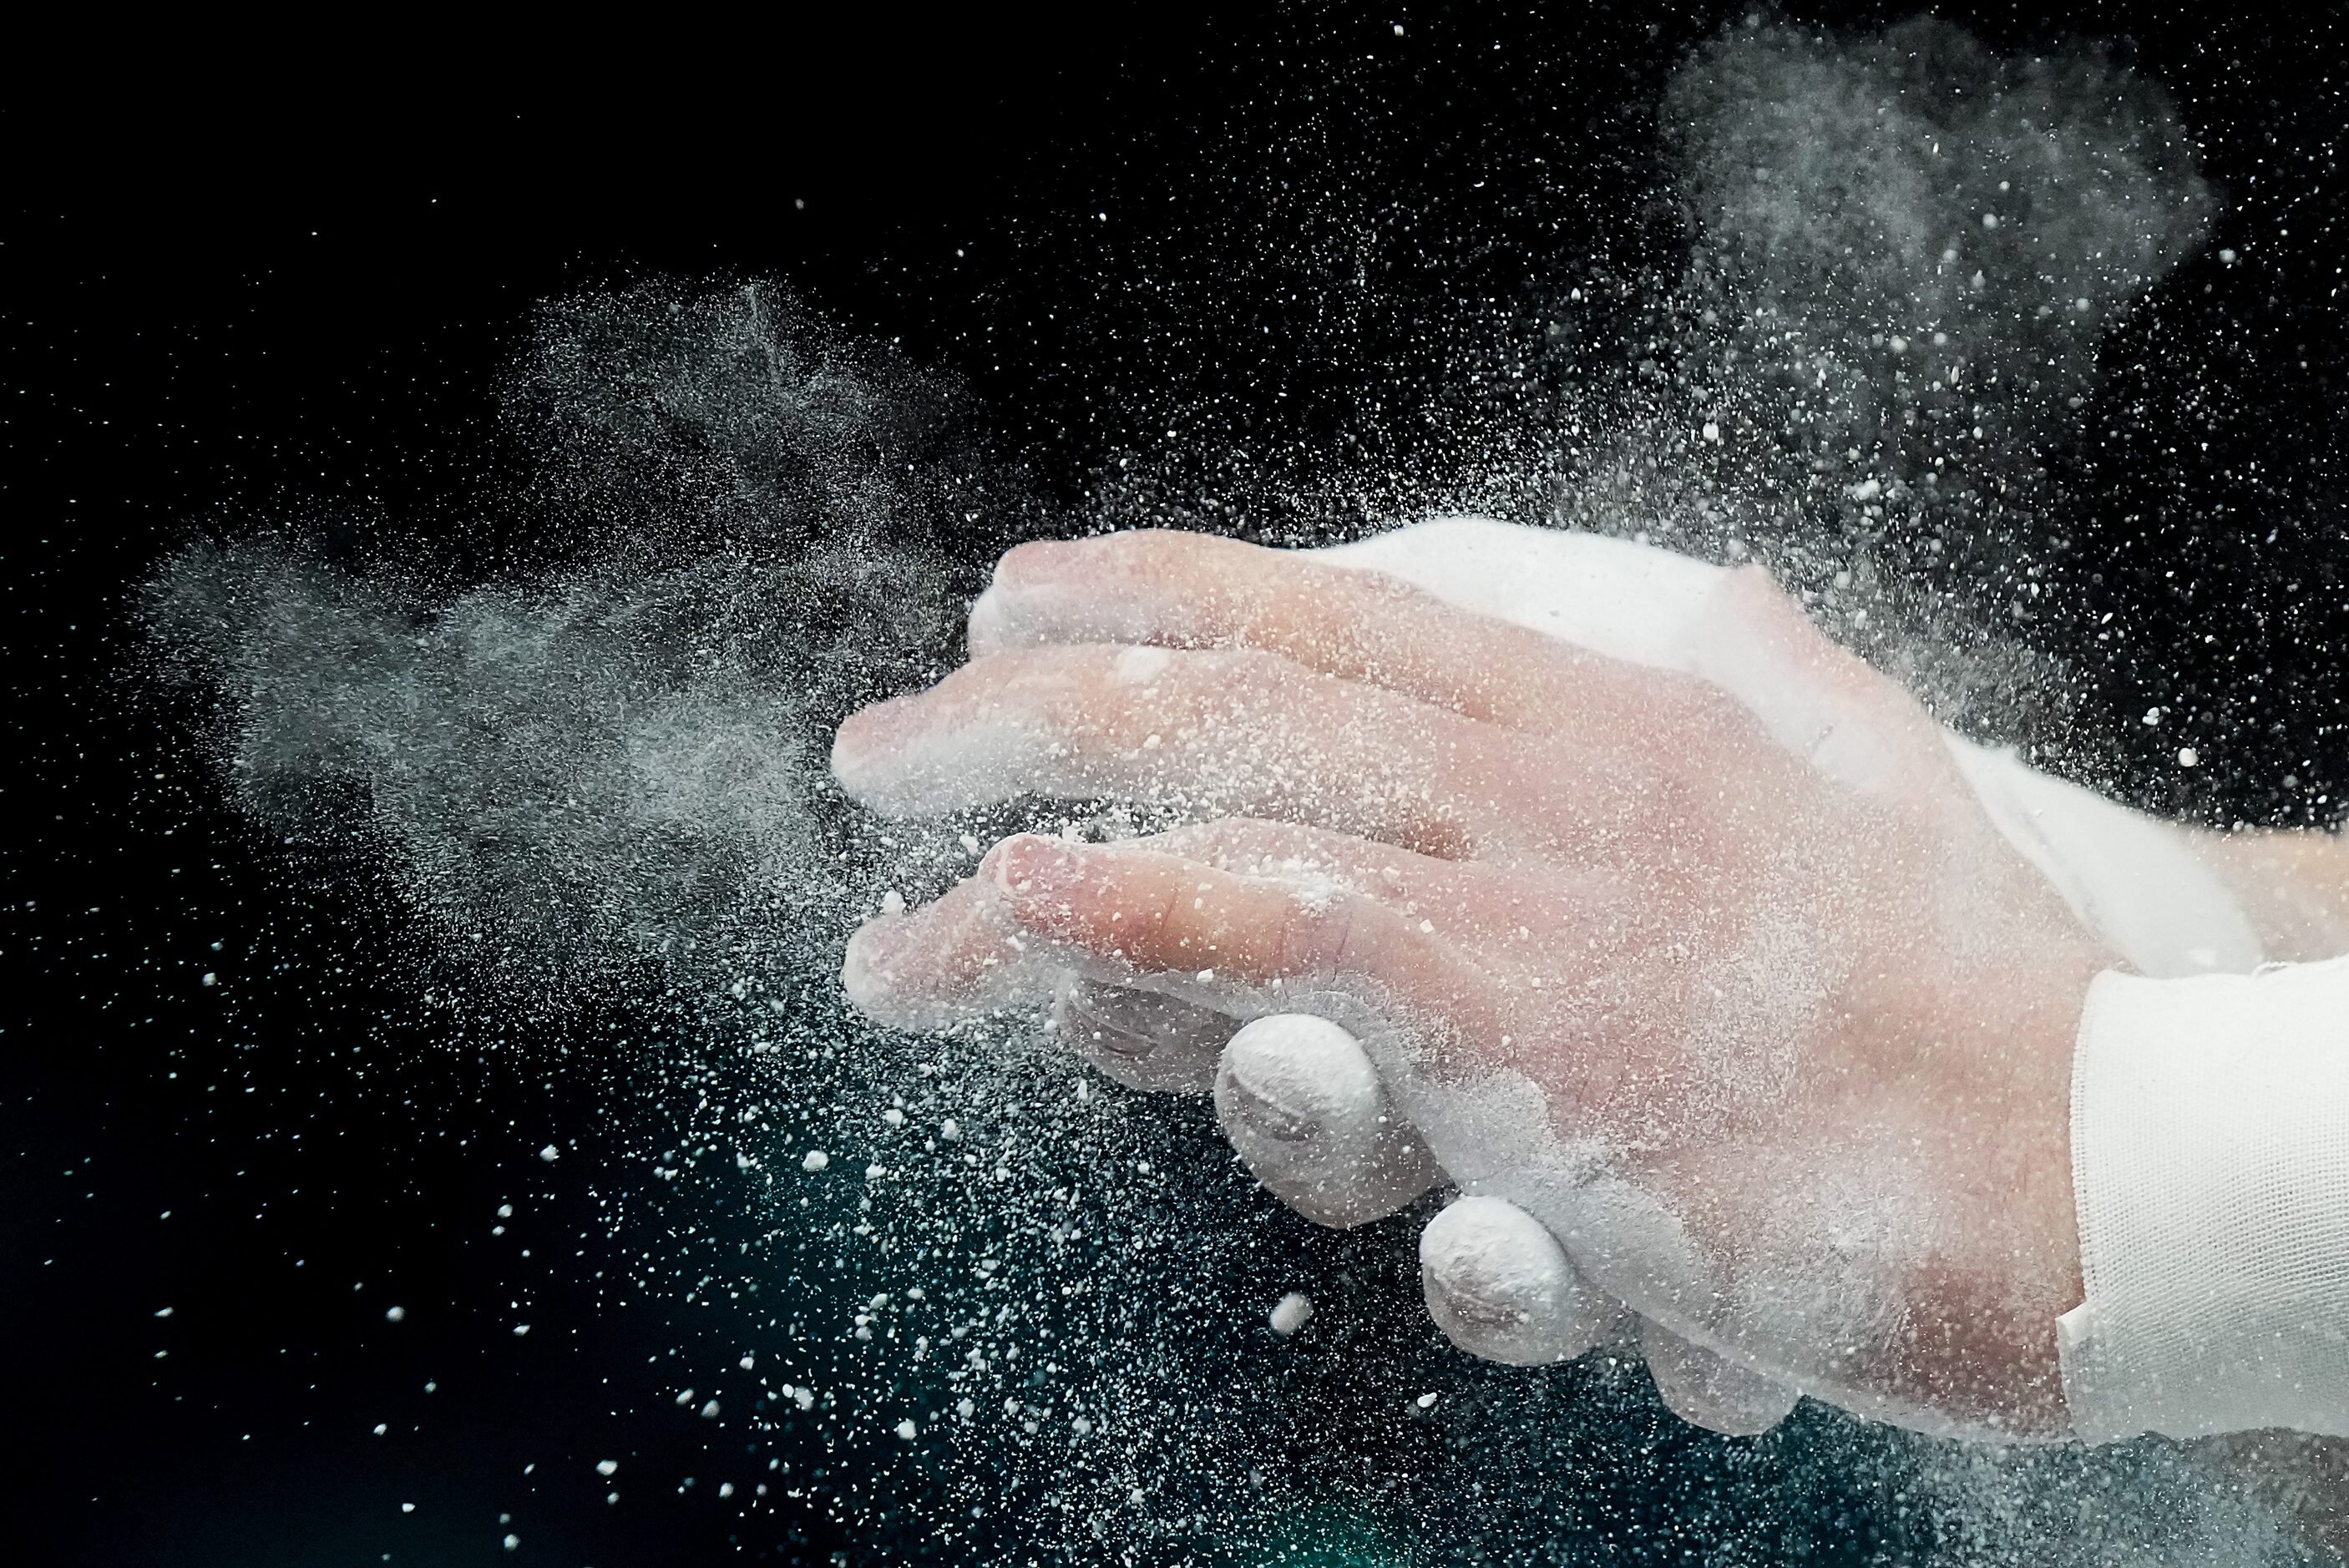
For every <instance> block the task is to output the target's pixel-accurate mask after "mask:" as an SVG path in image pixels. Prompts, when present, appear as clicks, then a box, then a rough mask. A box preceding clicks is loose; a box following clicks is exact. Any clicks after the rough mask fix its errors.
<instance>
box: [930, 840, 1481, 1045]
mask: <svg viewBox="0 0 2349 1568" xmlns="http://www.w3.org/2000/svg"><path fill="white" fill-rule="evenodd" d="M974 880H975V881H976V880H984V881H987V882H991V883H992V884H993V885H995V886H996V887H998V888H999V889H1000V890H1001V891H1002V894H1003V898H1004V909H1005V912H1006V913H1008V914H1009V917H1010V919H1011V921H1012V922H1013V923H1014V924H1015V925H1016V926H1017V928H1018V929H1019V932H1020V933H1021V934H1022V935H1023V936H1024V937H1027V938H1030V939H1032V940H1034V941H1038V942H1041V943H1044V944H1049V945H1050V949H1051V951H1052V952H1053V953H1054V954H1055V955H1056V957H1057V958H1058V960H1059V961H1060V962H1061V963H1063V964H1065V965H1067V966H1068V967H1070V968H1071V969H1073V970H1075V971H1076V972H1077V973H1079V974H1082V975H1087V976H1088V977H1089V978H1092V979H1095V980H1102V981H1106V982H1109V983H1111V984H1133V985H1146V986H1147V987H1148V988H1149V989H1152V990H1154V991H1159V992H1161V993H1163V994H1164V995H1172V996H1177V997H1181V998H1183V999H1185V1000H1186V1001H1190V1002H1193V1003H1195V1004H1196V1005H1200V1006H1213V1007H1216V1008H1217V1009H1219V1010H1223V1011H1227V1012H1230V1013H1231V1014H1232V1015H1233V1016H1239V1017H1259V1016H1263V1015H1265V1014H1267V1013H1270V1012H1278V1011H1281V1010H1283V1009H1282V1008H1281V1007H1280V1006H1278V1003H1279V1002H1280V1000H1281V998H1282V996H1283V995H1284V987H1286V988H1288V991H1290V992H1294V991H1299V990H1307V991H1317V992H1318V991H1324V990H1326V991H1329V992H1331V993H1333V994H1340V995H1357V994H1363V993H1366V992H1371V991H1375V992H1376V993H1378V994H1380V995H1388V996H1395V997H1408V998H1412V999H1413V1003H1414V1005H1416V1006H1423V1007H1426V1008H1429V1009H1431V1010H1436V1011H1441V1010H1444V1009H1458V1008H1463V1007H1467V1008H1474V1007H1476V1006H1479V1004H1478V1002H1477V999H1476V998H1475V995H1474V992H1475V975H1474V974H1473V972H1472V971H1471V970H1470V969H1469V967H1468V966H1467V965H1466V964H1465V962H1464V960H1463V959H1461V958H1460V957H1459V955H1458V954H1457V953H1456V952H1455V951H1454V950H1453V949H1452V948H1451V947H1449V946H1448V945H1447V944H1445V943H1444V940H1443V939H1442V937H1440V936H1439V935H1437V934H1434V932H1433V924H1432V923H1426V922H1423V923H1421V924H1420V925H1412V924H1407V923H1406V922H1405V921H1404V919H1403V918H1402V916H1400V915H1398V914H1397V913H1395V912H1394V911H1393V910H1392V909H1389V908H1387V907H1386V906H1385V905H1383V904H1381V903H1380V902H1379V901H1377V900H1376V899H1373V898H1371V897H1368V896H1366V895H1364V894H1362V893H1361V892H1355V891H1353V890H1351V889H1348V888H1344V887H1332V886H1330V884H1329V882H1327V881H1326V880H1324V879H1318V878H1313V877H1298V878H1288V877H1276V876H1240V875H1237V874H1235V873H1233V872H1226V871H1223V870H1221V869H1220V868H1217V867H1215V866H1211V865H1207V864H1206V863H1204V862H1202V861H1194V860H1187V859H1184V858H1181V857H1178V856H1174V855H1168V854H1162V853H1159V852H1156V851H1152V850H1149V849H1143V848H1130V847H1127V846H1123V845H1108V844H1075V843H1070V842H1068V841H1064V840H1061V839H1054V838H1047V837H1044V836H1042V835H1040V834H1035V833H1020V834H1017V835H1014V836H1013V837H1011V838H1009V839H1006V840H1004V841H1002V842H1001V843H999V844H998V845H996V846H995V848H994V849H992V850H990V851H988V854H987V858H986V859H985V860H984V861H981V862H980V868H979V876H978V878H976V879H974ZM1423 926H1424V927H1426V929H1423V928H1422V927H1423ZM1477 1021H1482V1020H1481V1018H1480V1019H1478V1020H1477Z"/></svg>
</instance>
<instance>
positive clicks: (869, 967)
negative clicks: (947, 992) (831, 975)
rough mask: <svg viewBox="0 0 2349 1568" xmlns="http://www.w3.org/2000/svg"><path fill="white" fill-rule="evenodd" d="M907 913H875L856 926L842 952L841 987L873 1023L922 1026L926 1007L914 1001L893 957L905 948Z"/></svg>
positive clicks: (858, 1009)
mask: <svg viewBox="0 0 2349 1568" xmlns="http://www.w3.org/2000/svg"><path fill="white" fill-rule="evenodd" d="M905 925H906V917H905V916H904V915H901V914H900V915H888V914H885V915H878V916H876V917H874V919H871V920H868V921H866V922H865V923H864V924H862V925H860V926H858V927H857V928H856V930H855V931H854V933H852V934H850V936H849V938H848V947H847V950H846V951H845V952H844V953H843V954H842V955H841V961H840V987H841V989H842V990H843V991H844V992H846V993H847V995H848V1001H849V1005H850V1006H853V1007H854V1008H855V1009H856V1010H857V1011H858V1012H860V1013H862V1014H864V1016H866V1017H867V1018H870V1019H872V1020H873V1021H874V1023H876V1024H885V1025H888V1026H893V1027H895V1028H904V1029H913V1028H919V1027H921V1026H923V1024H924V1023H926V1015H927V1013H928V1011H929V1009H927V1008H924V1007H921V1006H916V1005H915V1003H914V1001H913V998H911V997H910V996H908V995H906V993H905V988H904V987H903V985H901V983H900V977H899V975H898V970H897V965H896V962H895V961H896V959H897V958H899V957H900V956H901V955H902V954H903V951H904V946H905V942H904V935H905Z"/></svg>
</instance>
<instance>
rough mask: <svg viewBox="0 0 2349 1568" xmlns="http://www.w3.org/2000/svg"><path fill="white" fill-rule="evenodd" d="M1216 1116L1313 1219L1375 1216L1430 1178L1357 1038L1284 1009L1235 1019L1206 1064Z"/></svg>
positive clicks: (1426, 1159) (1254, 1170) (1356, 1221)
mask: <svg viewBox="0 0 2349 1568" xmlns="http://www.w3.org/2000/svg"><path fill="white" fill-rule="evenodd" d="M1215 1099H1216V1119H1217V1120H1218V1121H1220V1122H1221V1123H1222V1125H1223V1128H1224V1132H1225V1136H1226V1137H1227V1138H1228V1139H1229V1140H1231V1144H1232V1147H1233V1149H1234V1150H1236V1151H1237V1153H1238V1154H1239V1157H1240V1161H1241V1162H1242V1163H1243V1164H1245V1165H1246V1166H1247V1168H1248V1171H1249V1173H1250V1174H1252V1175H1254V1176H1255V1177H1256V1178H1257V1181H1261V1182H1263V1183H1264V1185H1265V1186H1266V1187H1267V1188H1268V1189H1269V1190H1270V1191H1272V1192H1273V1193H1274V1194H1275V1195H1276V1196H1278V1198H1279V1199H1280V1200H1281V1202H1285V1203H1287V1204H1288V1206H1289V1207H1290V1208H1292V1209H1294V1210H1296V1211H1297V1212H1299V1213H1300V1214H1303V1215H1304V1216H1305V1217H1306V1218H1307V1219H1309V1220H1311V1221H1313V1222H1316V1223H1317V1224H1323V1225H1329V1226H1331V1227H1333V1228H1337V1229H1347V1228H1350V1227H1352V1226H1355V1225H1361V1224H1366V1223H1368V1222H1371V1221H1372V1220H1378V1219H1383V1218H1384V1217H1386V1216H1387V1215H1389V1214H1392V1213H1393V1212H1395V1211H1396V1210H1398V1209H1400V1208H1402V1206H1403V1205H1405V1204H1406V1203H1409V1202H1411V1201H1412V1200H1413V1198H1416V1197H1418V1196H1419V1194H1420V1193H1422V1192H1423V1191H1426V1190H1427V1189H1428V1187H1429V1186H1430V1185H1432V1184H1433V1181H1434V1180H1435V1176H1436V1171H1435V1163H1434V1160H1433V1157H1432V1156H1431V1155H1430V1154H1429V1153H1428V1151H1427V1146H1426V1145H1425V1144H1424V1143H1423V1142H1422V1141H1421V1140H1420V1139H1419V1136H1418V1134H1417V1133H1416V1132H1414V1131H1413V1130H1412V1129H1411V1128H1410V1127H1409V1125H1408V1124H1406V1123H1405V1122H1404V1121H1403V1119H1402V1116H1401V1115H1400V1114H1399V1113H1397V1112H1396V1111H1395V1110H1394V1109H1393V1107H1392V1103H1391V1102H1390V1101H1389V1099H1388V1098H1387V1094H1386V1089H1385V1087H1384V1086H1383V1085H1382V1084H1381V1082H1380V1081H1379V1077H1378V1073H1377V1069H1376V1068H1373V1067H1372V1066H1371V1060H1370V1057H1369V1054H1368V1053H1367V1052H1365V1051H1364V1050H1363V1049H1362V1047H1361V1042H1360V1041H1358V1040H1356V1039H1355V1038H1354V1037H1353V1036H1352V1035H1351V1034H1350V1033H1348V1032H1347V1031H1346V1030H1345V1029H1343V1028H1340V1026H1338V1025H1336V1024H1334V1023H1331V1022H1330V1020H1328V1019H1326V1018H1319V1017H1315V1016H1311V1015H1309V1014H1301V1013H1284V1014H1277V1015H1275V1016H1271V1017H1266V1018H1258V1019H1257V1020H1256V1021H1254V1022H1253V1023H1250V1024H1248V1025H1247V1026H1244V1027H1242V1028H1241V1029H1240V1030H1239V1032H1238V1033H1237V1034H1235V1035H1234V1036H1233V1037H1232V1038H1231V1041H1230V1043H1229V1044H1227V1045H1226V1046H1225V1047H1224V1051H1223V1055H1222V1057H1221V1058H1220V1059H1219V1060H1218V1061H1217V1063H1216V1074H1215Z"/></svg>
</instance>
